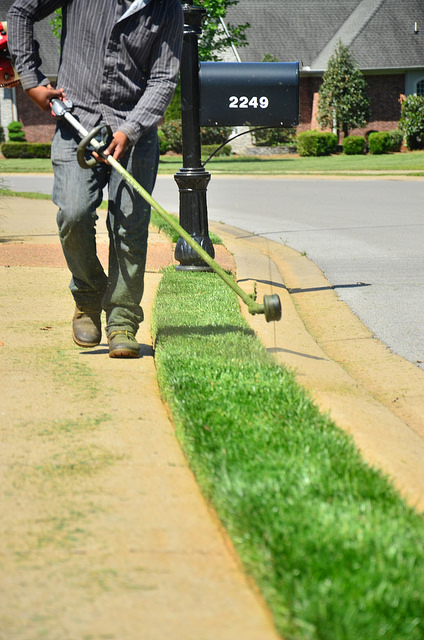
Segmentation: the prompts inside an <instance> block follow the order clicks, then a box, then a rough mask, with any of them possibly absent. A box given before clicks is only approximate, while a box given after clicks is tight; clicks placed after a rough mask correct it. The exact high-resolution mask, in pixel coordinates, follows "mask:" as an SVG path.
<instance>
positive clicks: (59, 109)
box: [50, 98, 113, 169]
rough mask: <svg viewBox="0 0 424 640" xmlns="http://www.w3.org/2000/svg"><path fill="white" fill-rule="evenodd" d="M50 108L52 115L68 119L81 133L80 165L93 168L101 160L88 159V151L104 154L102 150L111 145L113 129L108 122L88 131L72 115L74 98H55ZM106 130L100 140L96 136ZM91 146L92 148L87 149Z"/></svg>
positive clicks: (79, 146) (78, 154)
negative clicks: (86, 155)
mask: <svg viewBox="0 0 424 640" xmlns="http://www.w3.org/2000/svg"><path fill="white" fill-rule="evenodd" d="M50 108H51V112H52V115H53V116H54V117H55V118H58V119H59V120H66V121H67V122H68V123H69V124H70V125H71V126H72V127H73V128H74V129H75V131H77V132H78V133H79V135H80V136H81V138H82V140H81V142H80V143H79V145H78V149H77V160H78V164H79V165H80V167H82V168H83V169H92V168H93V167H95V166H96V164H97V163H98V162H100V160H99V159H98V158H94V157H93V158H90V159H89V160H87V158H86V157H85V154H86V151H88V152H93V151H95V152H96V153H97V154H98V155H101V154H102V151H104V150H105V149H107V147H108V146H109V145H110V143H111V140H112V137H113V134H112V129H111V128H110V126H109V125H108V124H99V125H98V126H97V127H94V129H92V130H91V131H90V132H88V131H87V130H86V129H84V127H83V126H82V124H81V123H80V122H79V121H78V120H77V119H76V118H74V116H73V115H71V111H72V110H73V108H74V104H73V102H72V100H68V99H67V98H64V99H63V100H60V99H59V98H53V100H52V101H51V102H50ZM102 130H103V131H104V130H105V133H106V135H104V134H102V137H103V139H102V140H98V139H97V138H96V136H98V135H99V133H100V132H101V131H102ZM88 146H90V147H91V149H87V147H88Z"/></svg>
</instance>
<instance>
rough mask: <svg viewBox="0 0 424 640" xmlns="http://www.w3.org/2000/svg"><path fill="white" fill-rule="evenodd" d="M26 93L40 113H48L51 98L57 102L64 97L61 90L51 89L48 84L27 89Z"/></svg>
mask: <svg viewBox="0 0 424 640" xmlns="http://www.w3.org/2000/svg"><path fill="white" fill-rule="evenodd" d="M26 93H27V95H28V96H29V97H30V98H31V100H32V101H33V102H35V104H36V105H37V106H38V107H39V108H40V109H41V110H42V111H50V102H51V101H52V100H53V98H59V100H61V99H62V98H64V97H65V92H64V90H63V89H53V87H52V86H51V85H50V84H48V85H47V86H44V85H39V86H38V87H33V88H32V89H27V91H26Z"/></svg>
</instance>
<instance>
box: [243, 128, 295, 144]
mask: <svg viewBox="0 0 424 640" xmlns="http://www.w3.org/2000/svg"><path fill="white" fill-rule="evenodd" d="M295 136H296V129H283V128H282V127H279V128H276V129H259V130H256V131H255V130H254V129H252V138H253V144H254V145H255V146H257V147H279V146H280V145H287V144H290V143H292V142H293V141H294V138H295Z"/></svg>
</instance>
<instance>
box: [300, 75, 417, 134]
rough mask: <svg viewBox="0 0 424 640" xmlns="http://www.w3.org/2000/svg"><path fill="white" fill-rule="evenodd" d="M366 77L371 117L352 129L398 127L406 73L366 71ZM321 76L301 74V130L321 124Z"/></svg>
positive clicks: (390, 128) (361, 132)
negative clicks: (367, 121) (317, 117)
mask: <svg viewBox="0 0 424 640" xmlns="http://www.w3.org/2000/svg"><path fill="white" fill-rule="evenodd" d="M365 80H366V82H367V86H368V96H369V98H370V121H369V123H368V124H367V125H366V127H363V128H362V129H355V130H353V131H351V132H350V133H352V134H354V135H365V134H366V133H369V132H370V131H391V130H392V129H397V127H398V122H399V119H400V103H399V97H400V95H401V94H403V93H405V74H403V73H399V74H387V75H385V74H384V75H383V74H382V75H369V76H368V75H367V76H365ZM321 81H322V80H321V78H317V77H313V76H310V77H307V76H306V77H302V78H300V86H299V95H300V98H299V99H300V124H299V127H298V131H307V130H309V129H317V128H319V125H318V122H317V120H316V112H317V101H318V92H319V87H320V85H321Z"/></svg>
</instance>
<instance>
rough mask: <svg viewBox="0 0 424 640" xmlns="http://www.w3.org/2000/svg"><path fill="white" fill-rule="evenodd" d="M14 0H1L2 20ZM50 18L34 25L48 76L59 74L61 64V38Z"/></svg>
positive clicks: (0, 19) (43, 69) (42, 66)
mask: <svg viewBox="0 0 424 640" xmlns="http://www.w3.org/2000/svg"><path fill="white" fill-rule="evenodd" d="M12 4H13V0H0V21H3V20H6V18H7V12H8V11H9V9H10V7H11V6H12ZM49 20H50V18H47V19H45V20H42V21H41V22H37V23H36V24H35V25H34V36H35V39H36V40H37V41H38V42H39V43H40V57H41V61H42V64H41V70H42V71H43V73H44V74H45V75H46V76H47V77H48V78H52V79H53V78H55V77H56V76H57V68H58V66H59V40H58V39H57V38H55V36H54V35H53V33H52V30H51V27H50V25H49Z"/></svg>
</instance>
